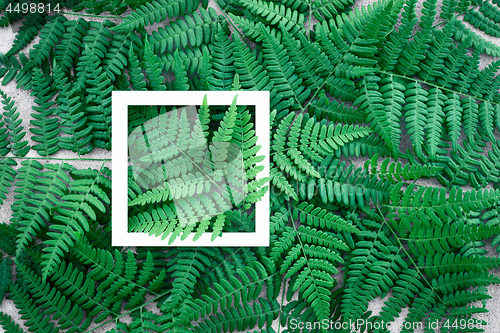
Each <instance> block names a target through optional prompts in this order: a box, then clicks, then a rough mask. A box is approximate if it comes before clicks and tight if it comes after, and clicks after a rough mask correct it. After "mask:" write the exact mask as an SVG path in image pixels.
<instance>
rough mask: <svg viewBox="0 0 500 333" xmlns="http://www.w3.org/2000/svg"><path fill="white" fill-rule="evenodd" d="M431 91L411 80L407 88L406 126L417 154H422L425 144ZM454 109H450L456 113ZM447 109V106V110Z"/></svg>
mask: <svg viewBox="0 0 500 333" xmlns="http://www.w3.org/2000/svg"><path fill="white" fill-rule="evenodd" d="M428 95H429V93H428V92H427V91H426V90H424V89H423V88H422V86H421V85H420V84H419V83H416V82H411V83H410V84H409V85H408V86H407V89H406V90H405V98H406V103H407V104H406V105H405V107H404V111H405V122H406V126H405V128H407V129H408V134H410V139H411V141H412V144H413V149H414V150H415V153H416V154H417V156H420V155H422V146H423V144H424V128H425V123H426V121H427V112H428V110H427V108H426V105H425V103H427V101H428V98H427V96H428ZM454 110H455V109H453V111H449V112H450V113H452V114H456V113H455V112H454ZM446 111H447V109H446V108H445V112H446Z"/></svg>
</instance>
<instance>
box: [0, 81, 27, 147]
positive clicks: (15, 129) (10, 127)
mask: <svg viewBox="0 0 500 333" xmlns="http://www.w3.org/2000/svg"><path fill="white" fill-rule="evenodd" d="M0 97H1V98H2V104H3V110H4V111H3V121H4V122H5V126H6V128H7V132H6V133H7V137H8V140H9V142H10V144H9V145H8V146H7V147H9V149H10V151H11V152H12V153H13V154H14V155H15V156H24V155H26V154H27V153H28V151H29V150H30V146H29V145H28V141H27V140H24V141H22V139H23V138H24V137H25V136H26V132H25V131H23V129H24V127H23V126H22V125H21V123H22V119H19V115H20V114H19V111H17V107H15V106H14V100H13V99H12V98H11V97H9V96H7V94H6V93H5V92H3V91H2V90H0Z"/></svg>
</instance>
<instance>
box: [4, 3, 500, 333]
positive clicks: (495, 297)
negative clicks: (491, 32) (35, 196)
mask: <svg viewBox="0 0 500 333" xmlns="http://www.w3.org/2000/svg"><path fill="white" fill-rule="evenodd" d="M373 2H375V1H374V0H355V2H354V6H355V7H363V6H366V5H368V4H371V3H373ZM422 2H423V0H419V2H418V5H417V12H418V14H419V15H420V12H421V9H422ZM441 2H442V0H439V1H438V4H439V7H440V6H441ZM209 6H210V7H213V8H214V9H216V11H217V12H218V13H219V14H222V12H221V10H220V8H219V7H218V6H217V4H216V3H215V1H214V0H209ZM67 12H68V11H67ZM129 12H130V11H128V12H126V13H124V14H123V15H122V16H123V17H124V16H126V15H127V14H128V13H129ZM82 13H83V12H80V14H82ZM438 13H439V12H438ZM77 14H78V13H77ZM102 15H105V13H103V14H102ZM65 16H66V17H67V18H68V19H77V18H78V17H79V16H77V15H74V14H70V13H69V12H68V13H66V14H65ZM85 19H86V20H93V21H102V20H103V19H102V18H96V17H87V16H86V17H85ZM110 20H111V21H114V22H116V23H119V22H120V21H121V20H120V19H110ZM438 22H439V19H438V20H437V23H438ZM465 24H466V25H467V26H468V27H469V28H471V29H472V30H473V31H475V32H476V33H477V34H479V35H481V36H482V37H484V38H485V39H486V40H489V41H492V42H493V43H495V44H497V45H500V38H494V37H491V36H488V35H486V34H484V33H483V32H482V31H480V30H478V29H475V28H474V27H473V26H471V25H470V24H468V23H467V22H465ZM162 25H164V24H154V25H151V26H149V27H147V31H148V32H151V31H153V30H156V29H157V28H158V27H159V26H162ZM17 28H18V27H17ZM15 30H17V29H16V26H14V29H13V27H7V28H0V52H1V53H7V51H8V50H9V49H10V47H11V46H12V43H13V42H14V39H15ZM38 40H39V38H38V37H37V38H35V40H34V41H33V42H32V43H31V44H30V45H28V46H27V47H26V48H25V49H23V50H22V51H24V52H26V53H27V51H28V50H29V49H31V48H32V47H33V45H35V44H36V43H37V42H38ZM494 60H495V58H493V57H490V56H487V55H482V58H481V65H480V66H481V69H482V68H484V67H486V66H487V65H489V64H490V63H491V62H492V61H494ZM0 89H1V90H3V91H4V92H5V93H6V94H7V95H8V96H10V97H12V98H13V99H14V101H15V106H17V110H18V111H19V112H20V118H21V119H22V120H23V123H22V125H23V126H24V128H25V130H26V132H27V139H28V142H29V144H30V145H34V144H36V143H35V142H34V141H33V140H31V132H29V131H28V129H29V128H30V122H29V121H30V120H31V119H33V118H32V117H31V112H32V109H31V107H32V106H33V105H35V103H34V97H33V96H31V95H30V93H31V91H25V90H22V89H16V86H15V82H14V80H13V81H11V82H10V83H9V84H7V85H5V86H1V85H0ZM2 106H3V105H2ZM497 134H498V132H497ZM497 137H498V136H497ZM401 147H402V148H404V149H406V148H405V147H411V143H410V141H409V140H408V137H407V136H406V137H403V139H402V142H401ZM487 148H488V147H487ZM486 151H487V149H486ZM8 156H12V154H9V155H8ZM26 157H27V158H36V159H37V160H38V161H40V163H61V161H62V160H64V161H65V162H67V163H69V164H72V165H74V166H75V167H77V168H89V167H90V168H94V169H99V168H100V167H101V165H102V164H103V163H105V165H106V166H107V167H108V168H111V162H110V161H104V160H109V159H111V152H110V151H106V150H103V149H99V148H95V149H94V150H93V151H92V152H91V153H90V154H87V155H84V157H83V158H85V159H87V160H73V159H78V156H77V155H76V154H75V153H73V152H69V151H65V150H64V151H59V152H58V153H56V154H54V155H52V156H51V158H50V159H43V158H39V156H38V155H37V153H36V151H34V150H31V151H30V152H29V153H28V154H27V155H26ZM53 159H59V161H57V160H53ZM17 161H18V163H20V162H21V161H22V159H18V160H17ZM355 162H356V164H358V166H362V164H363V162H364V160H362V161H355ZM419 184H421V185H427V186H435V185H439V184H438V183H437V182H433V181H428V180H423V181H420V183H419ZM13 202H14V193H13V189H12V188H11V191H10V192H9V194H8V196H7V199H6V200H5V201H4V204H3V205H2V206H1V209H0V222H6V223H8V222H9V219H10V216H11V214H12V211H11V210H10V206H11V204H12V203H13ZM488 252H489V254H488V255H492V256H493V255H495V256H496V255H497V253H496V252H495V249H493V248H491V247H488ZM493 273H494V274H496V275H497V276H500V269H498V270H495V271H493ZM337 280H338V281H339V282H341V276H338V277H337ZM488 291H489V294H490V295H491V296H492V298H491V299H489V300H487V308H488V309H489V311H490V312H489V313H486V314H482V315H478V316H476V317H477V318H481V319H484V320H486V321H487V322H488V326H487V327H486V328H485V332H486V333H497V332H500V285H495V286H490V287H488ZM389 296H390V294H389V295H388V296H387V297H386V298H385V299H380V298H378V299H375V300H373V301H372V302H371V303H370V306H369V310H371V311H372V312H373V313H372V314H373V315H376V314H377V313H379V312H380V311H381V308H382V306H383V305H384V302H385V300H386V299H387V298H388V297H389ZM280 297H281V296H280ZM477 306H480V304H479V303H478V304H477ZM147 308H148V309H149V310H151V311H155V312H156V309H155V308H154V307H153V306H148V307H147ZM0 311H2V312H4V313H7V314H9V315H11V316H12V317H13V318H14V320H15V322H16V323H18V324H20V327H21V328H22V329H24V330H25V331H26V332H28V330H27V328H26V327H25V326H24V325H23V321H22V320H21V319H20V315H19V313H18V311H17V309H16V308H15V307H14V303H13V302H12V301H11V300H8V299H5V300H3V302H2V304H1V305H0ZM407 313H408V309H403V312H402V315H401V316H400V317H399V318H398V319H397V320H396V322H395V323H393V325H392V329H391V332H392V333H397V332H400V331H401V329H400V328H399V327H400V326H401V324H402V323H403V321H404V318H405V316H406V314H407ZM123 319H124V321H127V322H129V320H130V318H128V317H124V318H123ZM274 326H275V327H274V328H275V330H276V331H277V332H278V323H276V325H274ZM113 327H114V325H113V324H112V323H111V324H109V325H106V326H104V327H101V328H98V329H96V330H95V331H93V332H96V333H98V332H106V331H107V330H109V329H111V328H113ZM91 328H92V326H91ZM91 328H90V329H91ZM1 332H5V331H4V330H3V328H2V327H1V326H0V333H1ZM415 332H417V333H421V332H423V330H420V329H417V330H415Z"/></svg>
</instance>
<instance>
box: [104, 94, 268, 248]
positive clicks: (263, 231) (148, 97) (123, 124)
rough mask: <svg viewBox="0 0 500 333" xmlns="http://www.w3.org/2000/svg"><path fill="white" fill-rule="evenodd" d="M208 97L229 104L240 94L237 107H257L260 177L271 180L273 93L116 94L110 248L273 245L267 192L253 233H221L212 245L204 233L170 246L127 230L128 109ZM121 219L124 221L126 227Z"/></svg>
mask: <svg viewBox="0 0 500 333" xmlns="http://www.w3.org/2000/svg"><path fill="white" fill-rule="evenodd" d="M205 94H206V95H207V101H208V105H209V106H210V105H228V106H229V105H231V102H232V101H233V98H234V96H235V95H236V94H237V95H238V99H237V103H236V104H237V105H255V131H256V135H257V136H258V139H257V144H259V145H261V146H262V148H261V149H260V151H259V154H263V155H264V156H265V158H264V160H263V161H262V162H260V163H259V165H263V166H264V171H262V172H260V173H259V176H260V177H269V146H270V142H269V141H270V128H269V116H270V112H269V108H270V106H269V91H113V92H112V93H111V97H112V140H111V146H112V150H111V152H112V166H113V178H112V180H113V181H112V191H113V192H112V202H111V207H112V219H111V245H112V246H207V247H215V246H269V191H270V189H269V190H268V191H267V192H266V194H265V195H264V197H263V198H262V200H260V201H259V202H257V203H256V204H255V232H231V233H222V236H221V237H217V238H216V239H215V240H214V241H213V242H211V241H210V238H211V235H212V234H211V233H207V232H206V233H204V234H203V235H202V236H201V237H200V238H199V239H198V240H196V241H193V237H194V234H195V233H191V234H190V235H189V236H188V237H187V238H186V239H184V240H182V241H181V240H180V237H177V238H176V239H175V240H174V242H172V244H170V245H169V244H168V240H169V237H167V238H165V239H164V240H161V237H155V236H149V235H148V234H147V233H139V232H128V230H127V229H128V228H127V226H128V207H127V206H128V205H127V201H128V181H127V179H128V177H127V174H128V171H127V165H128V146H127V140H128V130H127V129H128V106H129V105H201V104H202V101H203V97H204V96H205ZM123 221H126V223H124V222H123Z"/></svg>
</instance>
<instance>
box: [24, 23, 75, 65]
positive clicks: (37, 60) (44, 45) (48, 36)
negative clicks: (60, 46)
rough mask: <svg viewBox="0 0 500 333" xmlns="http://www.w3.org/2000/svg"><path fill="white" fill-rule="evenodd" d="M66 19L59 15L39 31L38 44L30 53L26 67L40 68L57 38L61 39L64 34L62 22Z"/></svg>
mask: <svg viewBox="0 0 500 333" xmlns="http://www.w3.org/2000/svg"><path fill="white" fill-rule="evenodd" d="M67 20H68V19H66V17H64V16H62V15H60V16H55V18H54V19H53V20H51V21H49V22H47V24H45V26H44V27H43V29H42V30H40V42H39V43H38V44H36V45H35V46H34V47H33V49H32V52H30V60H29V62H28V64H27V66H28V67H30V68H31V67H35V66H40V65H41V64H42V62H43V61H44V60H45V59H47V57H48V55H49V52H50V50H51V49H53V48H54V47H55V45H56V43H57V40H58V38H62V37H63V34H64V32H65V30H66V29H65V27H64V22H66V21H67Z"/></svg>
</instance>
